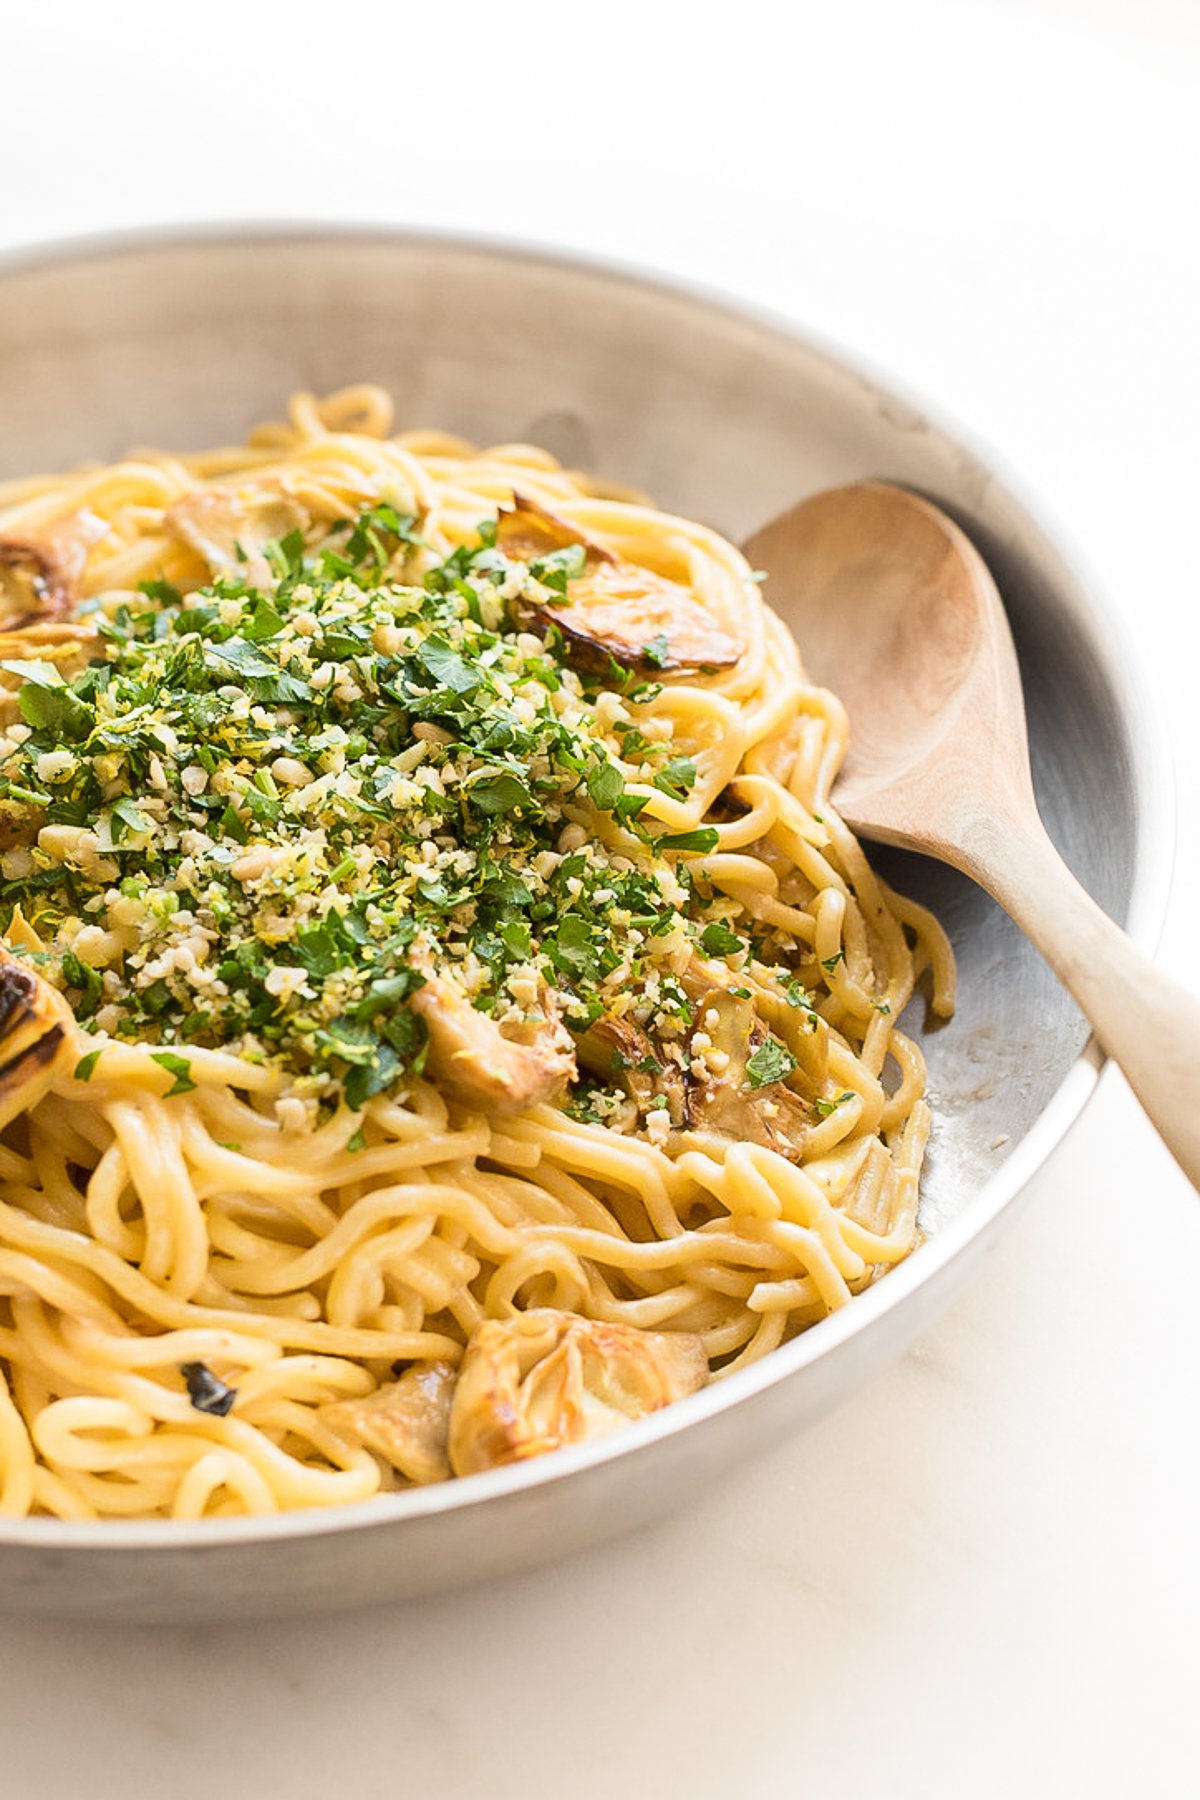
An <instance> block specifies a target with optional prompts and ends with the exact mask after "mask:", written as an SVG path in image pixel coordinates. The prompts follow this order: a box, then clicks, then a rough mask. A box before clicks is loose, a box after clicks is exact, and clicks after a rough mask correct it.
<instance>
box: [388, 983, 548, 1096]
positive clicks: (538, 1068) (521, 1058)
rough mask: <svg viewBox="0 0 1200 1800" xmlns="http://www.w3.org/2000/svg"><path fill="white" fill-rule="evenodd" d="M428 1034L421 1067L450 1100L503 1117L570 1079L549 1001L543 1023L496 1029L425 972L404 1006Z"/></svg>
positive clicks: (455, 990)
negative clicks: (410, 1010)
mask: <svg viewBox="0 0 1200 1800" xmlns="http://www.w3.org/2000/svg"><path fill="white" fill-rule="evenodd" d="M410 1004H411V1006H412V1009H413V1011H414V1012H415V1013H416V1014H417V1015H418V1017H420V1018H421V1019H423V1020H424V1021H425V1028H426V1030H427V1031H428V1033H429V1057H428V1062H427V1065H426V1066H427V1068H428V1070H429V1073H430V1075H431V1076H432V1077H433V1079H434V1081H435V1082H436V1083H437V1085H438V1087H439V1088H440V1089H441V1091H442V1092H443V1093H444V1094H445V1096H446V1098H447V1099H448V1100H454V1101H457V1102H458V1104H459V1105H460V1106H466V1107H470V1108H471V1109H472V1110H474V1111H479V1112H484V1113H487V1114H489V1115H491V1116H492V1117H505V1116H508V1115H511V1114H513V1113H519V1112H524V1111H525V1110H526V1109H527V1108H528V1107H530V1106H536V1105H537V1104H538V1102H539V1101H542V1100H552V1099H554V1098H555V1096H556V1095H558V1094H560V1093H561V1092H562V1089H563V1088H564V1087H565V1085H566V1083H567V1082H568V1081H570V1080H571V1078H572V1077H573V1075H574V1074H575V1051H574V1047H573V1045H572V1043H571V1040H570V1037H569V1035H568V1033H567V1031H566V1029H565V1028H564V1026H563V1025H562V1023H561V1022H560V1020H559V1019H558V1017H557V1015H556V1014H555V1012H554V1010H553V1006H552V1004H551V1002H550V999H549V996H546V997H545V998H544V1001H543V1008H544V1010H543V1016H542V1018H540V1019H530V1020H527V1021H525V1022H524V1023H523V1024H521V1025H517V1026H507V1025H505V1026H502V1025H499V1024H497V1022H496V1020H495V1019H491V1018H489V1017H488V1015H487V1014H486V1013H482V1012H478V1011H477V1010H476V1009H475V1007H473V1006H472V1005H471V1002H470V1001H469V1000H468V999H467V996H466V995H465V994H464V993H463V992H462V989H461V988H460V987H459V986H458V984H457V983H456V982H454V981H452V980H451V979H450V978H449V977H447V976H444V975H438V974H435V973H433V972H432V971H430V972H429V973H428V974H426V977H425V985H424V987H421V988H418V989H417V991H416V993H415V994H414V995H413V997H412V1000H411V1002H410Z"/></svg>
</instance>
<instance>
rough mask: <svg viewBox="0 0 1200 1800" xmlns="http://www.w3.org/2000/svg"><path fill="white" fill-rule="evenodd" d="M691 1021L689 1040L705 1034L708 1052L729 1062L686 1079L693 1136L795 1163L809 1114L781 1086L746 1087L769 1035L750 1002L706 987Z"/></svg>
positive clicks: (723, 991) (789, 1090) (796, 1097)
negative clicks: (757, 1147) (758, 1147)
mask: <svg viewBox="0 0 1200 1800" xmlns="http://www.w3.org/2000/svg"><path fill="white" fill-rule="evenodd" d="M714 1015H715V1016H714ZM695 1019H696V1025H695V1028H694V1030H693V1032H692V1039H693V1041H694V1040H695V1038H696V1036H697V1034H698V1033H700V1032H703V1033H705V1034H706V1035H707V1036H708V1037H709V1038H710V1039H711V1040H712V1049H713V1050H714V1051H716V1052H718V1053H722V1054H723V1055H724V1056H725V1057H726V1058H727V1059H728V1060H727V1061H726V1062H725V1063H724V1065H723V1066H720V1067H718V1068H716V1069H713V1070H712V1072H711V1073H710V1074H708V1075H705V1076H695V1075H691V1074H689V1076H688V1080H687V1123H688V1124H689V1125H690V1126H691V1127H692V1129H693V1130H695V1131H712V1132H716V1133H717V1134H718V1135H719V1136H721V1137H726V1138H730V1139H734V1140H736V1141H738V1142H739V1143H748V1144H762V1145H765V1147H766V1148H767V1149H769V1150H775V1151H778V1153H779V1154H780V1155H781V1156H786V1157H788V1158H789V1159H790V1160H791V1161H793V1162H795V1161H798V1160H799V1158H800V1155H801V1152H802V1149H803V1145H804V1139H805V1135H806V1133H807V1131H808V1124H809V1118H810V1116H811V1109H810V1108H809V1106H808V1105H807V1104H806V1102H805V1101H804V1100H802V1099H801V1097H800V1095H799V1094H796V1093H793V1092H792V1090H791V1088H789V1087H786V1086H785V1085H784V1083H783V1082H781V1081H773V1082H769V1083H766V1084H764V1085H763V1086H761V1087H754V1086H753V1085H752V1084H751V1081H750V1075H749V1071H748V1066H747V1065H748V1064H749V1061H750V1058H751V1057H752V1056H753V1055H754V1052H755V1051H756V1050H759V1049H761V1048H762V1046H763V1045H764V1044H765V1043H766V1042H767V1040H768V1038H769V1036H770V1033H769V1032H768V1030H767V1027H766V1026H765V1025H764V1023H763V1021H762V1020H761V1019H760V1018H759V1016H758V1014H757V1012H756V1011H755V1010H754V1003H753V1001H752V1000H750V999H747V998H743V997H742V996H741V995H738V994H731V993H730V992H729V990H728V989H727V988H721V987H711V988H709V989H708V990H707V991H706V992H704V993H701V994H700V995H699V996H698V997H697V1000H696V1003H695ZM699 1060H701V1061H704V1057H703V1056H702V1057H700V1058H699Z"/></svg>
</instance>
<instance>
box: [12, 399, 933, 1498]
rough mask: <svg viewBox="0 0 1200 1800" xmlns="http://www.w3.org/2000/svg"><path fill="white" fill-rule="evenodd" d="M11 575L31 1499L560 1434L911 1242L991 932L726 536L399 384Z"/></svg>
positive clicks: (613, 1411)
mask: <svg viewBox="0 0 1200 1800" xmlns="http://www.w3.org/2000/svg"><path fill="white" fill-rule="evenodd" d="M0 590H2V593H3V607H4V612H3V616H0V670H2V671H3V674H2V675H0V684H2V686H3V690H4V691H3V694H0V926H2V927H3V933H4V946H5V947H4V949H3V952H2V955H3V960H2V961H0V1127H2V1128H3V1132H2V1137H0V1514H8V1515H18V1516H19V1515H24V1514H28V1513H42V1514H51V1515H55V1516H58V1517H61V1518H66V1519H91V1518H120V1517H132V1516H138V1517H141V1516H160V1517H169V1518H177V1519H197V1518H201V1517H206V1516H222V1515H227V1514H235V1513H264V1512H271V1511H275V1510H279V1509H291V1508H298V1507H306V1506H330V1505H336V1504H340V1503H345V1502H352V1501H364V1500H368V1499H369V1498H371V1497H372V1496H373V1495H375V1494H378V1493H379V1492H381V1491H387V1490H392V1489H397V1488H403V1487H405V1486H407V1485H409V1484H411V1483H420V1482H424V1481H429V1480H438V1479H444V1478H446V1477H447V1476H452V1475H466V1474H470V1473H472V1472H474V1471H476V1470H478V1469H482V1468H487V1467H494V1466H496V1465H497V1464H499V1463H503V1462H510V1461H514V1460H521V1459H523V1458H525V1457H527V1456H532V1455H536V1454H539V1453H541V1452H542V1451H544V1450H548V1449H553V1448H555V1447H556V1446H557V1445H560V1444H562V1443H566V1442H571V1441H577V1440H578V1439H579V1438H581V1437H585V1436H588V1435H591V1434H593V1433H595V1432H599V1431H605V1430H609V1429H611V1428H612V1427H614V1426H615V1425H618V1424H620V1423H622V1422H623V1421H624V1420H626V1419H629V1418H635V1417H640V1416H642V1415H643V1414H645V1413H646V1412H649V1411H652V1410H654V1409H655V1408H657V1407H658V1406H661V1405H665V1404H668V1403H670V1402H672V1401H674V1400H676V1399H678V1398H680V1397H681V1396H683V1395H685V1394H687V1393H690V1392H693V1391H695V1389H696V1388H697V1387H699V1386H700V1385H702V1384H703V1383H704V1382H705V1381H707V1380H710V1379H722V1378H724V1377H725V1376H726V1375H727V1374H728V1373H729V1372H730V1371H731V1370H736V1369H738V1368H741V1367H743V1366H745V1365H746V1364H747V1363H749V1362H752V1361H754V1360H755V1359H757V1358H759V1357H762V1356H764V1355H766V1354H768V1353H769V1352H770V1351H772V1350H773V1349H775V1348H776V1347H777V1346H778V1345H779V1344H781V1343H782V1342H783V1341H784V1340H785V1339H786V1338H789V1337H791V1336H793V1335H794V1334H795V1333H796V1332H797V1331H799V1330H801V1329H803V1328H804V1327H805V1326H807V1325H809V1324H811V1323H813V1322H814V1321H816V1320H818V1319H820V1318H821V1317H823V1316H824V1315H825V1314H826V1313H828V1312H829V1311H831V1310H832V1309H834V1308H837V1307H840V1306H842V1305H843V1304H845V1303H846V1301H847V1300H849V1299H850V1297H851V1296H852V1295H853V1294H855V1293H857V1292H858V1291H860V1290H861V1289H862V1288H863V1287H865V1286H866V1285H867V1284H868V1283H869V1282H871V1281H872V1280H874V1279H875V1278H876V1277H877V1276H878V1275H880V1274H881V1273H883V1272H884V1271H885V1270H887V1269H888V1268H890V1267H892V1266H893V1265H894V1264H895V1263H897V1262H899V1261H900V1260H901V1259H902V1258H903V1257H905V1256H906V1255H908V1253H909V1252H910V1250H911V1249H912V1248H913V1246H914V1244H915V1242H916V1241H917V1237H918V1227H917V1201H918V1181H919V1174H920V1169H921V1163H922V1157H923V1153H924V1149H925V1143H926V1138H927V1135H928V1130H929V1111H928V1107H927V1105H926V1102H925V1099H924V1069H923V1064H922V1059H921V1056H920V1053H919V1050H918V1049H917V1047H916V1045H915V1044H913V1043H912V1042H911V1041H910V1040H909V1039H908V1038H906V1037H905V1036H903V1035H902V1034H901V1033H900V1032H899V1031H898V1030H897V1028H896V1020H897V1018H898V1016H899V1014H900V1013H901V1011H902V1010H903V1008H904V1006H905V1005H906V1003H907V1002H908V1000H909V998H910V996H911V995H912V993H913V991H914V987H915V985H916V983H917V981H918V980H919V978H920V977H921V975H922V972H923V971H924V970H926V969H929V970H930V971H931V980H932V1004H933V1006H934V1008H935V1010H936V1011H938V1012H940V1013H943V1014H945V1013H948V1012H949V1011H950V1009H951V1007H952V1003H953V965H952V961H951V958H950V953H949V949H948V946H947V943H946V940H945V938H944V936H943V934H942V933H941V931H940V929H939V928H938V926H937V925H936V923H935V922H934V921H933V920H932V919H931V918H930V917H929V915H928V914H927V913H925V912H924V911H923V910H922V909H921V908H919V907H917V906H915V905H914V904H913V903H911V902H909V901H906V900H902V899H900V898H899V897H898V896H896V895H895V894H893V893H892V892H891V891H890V890H889V889H888V888H887V886H886V885H885V884H884V883H883V882H882V881H880V880H879V879H878V878H877V877H876V876H875V875H874V873H873V872H872V870H871V868H870V866H869V864H868V863H867V861H866V859H865V858H864V856H863V854H862V851H861V849H860V848H859V846H858V844H857V843H856V841H855V839H854V837H853V836H852V834H851V833H850V832H849V831H848V829H847V828H846V827H845V826H844V825H843V824H842V823H841V821H840V820H839V819H838V817H837V815H836V812H835V811H834V809H833V807H832V805H831V803H830V799H829V794H830V788H831V786H832V783H833V780H834V776H835V775H836V772H837V769H838V765H839V762H840V760H841V757H842V755H843V753H844V750H845V744H846V724H845V717H844V714H843V712H842V709H841V707H840V706H839V704H838V702H837V700H836V699H835V698H834V697H833V696H832V695H830V694H829V693H827V692H824V691H822V690H820V689H818V688H815V687H813V686H812V685H810V684H809V683H808V682H807V681H806V680H805V678H804V675H803V671H802V668H801V664H800V661H799V657H798V654H797V651H796V648H795V645H794V644H793V643H792V641H791V639H790V637H789V635H788V633H787V631H786V630H785V629H784V627H783V626H782V625H781V623H780V622H779V620H778V619H777V618H776V617H775V616H774V615H773V614H772V613H771V612H770V611H769V609H768V608H767V607H766V606H765V605H764V603H763V601H762V598H761V594H760V589H759V585H758V582H757V580H756V578H755V576H754V575H753V573H752V571H750V570H749V569H748V568H747V566H746V565H745V563H744V561H743V559H742V557H741V556H740V555H739V554H738V552H737V551H736V550H735V549H733V548H732V547H731V546H730V545H729V544H728V543H726V542H725V541H724V540H723V539H722V538H720V537H719V536H718V535H717V534H716V533H714V532H713V531H711V530H709V529H707V528H706V527H704V526H702V525H699V524H695V523H693V522H690V521H688V520H685V519H680V518H675V517H671V516H668V515H665V514H663V513H660V512H658V511H656V510H654V509H653V507H651V506H650V505H649V504H647V503H646V502H644V501H643V500H642V499H641V498H640V497H638V496H636V495H633V494H631V493H630V492H629V491H627V490H622V489H617V488H611V487H605V486H603V485H601V484H599V483H598V482H596V481H594V480H592V479H590V478H588V477H586V476H582V475H578V474H574V473H570V472H567V471H564V470H563V469H561V468H559V467H558V465H557V464H556V463H555V462H554V460H553V459H552V458H551V457H550V456H548V455H547V454H545V453H544V452H542V451H540V450H537V449H535V448H532V447H530V446H528V445H523V444H506V445H501V446H498V447H495V448H491V449H485V450H476V449H474V448H472V447H471V446H470V445H468V444H465V443H462V442H460V441H459V440H457V439H454V438H450V437H447V436H445V435H443V434H439V433H434V432H428V431H419V432H407V433H403V434H400V435H393V434H392V417H391V406H390V402H389V401H388V398H387V396H386V395H385V394H384V393H383V392H382V391H381V390H379V389H376V388H371V387H361V388H354V389H348V390H345V391H343V392H342V393H339V394H335V395H333V396H331V397H330V398H328V399H326V400H324V401H323V402H318V401H317V400H315V399H314V398H313V397H312V396H310V395H303V394H302V395H299V396H297V397H296V398H295V399H294V400H293V401H292V404H291V409H290V414H289V418H288V420H287V422H286V423H284V424H275V425H267V426H263V427H261V428H259V429H258V430H256V431H255V432H254V433H253V434H252V436H251V437H250V439H249V442H248V443H247V444H246V445H245V446H242V447H239V448H235V449H222V450H216V451H211V452H207V453H204V454H200V455H163V454H157V453H155V454H149V453H146V454H139V455H137V456H132V457H130V458H129V459H127V460H126V461H124V462H121V463H118V464H115V465H113V466H106V467H97V468H91V469H85V470H83V471H81V472H77V473H75V474H72V475H69V476H63V477H58V476H56V477H48V478H43V479H30V480H26V481H22V482H16V483H9V484H7V486H4V487H0Z"/></svg>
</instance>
